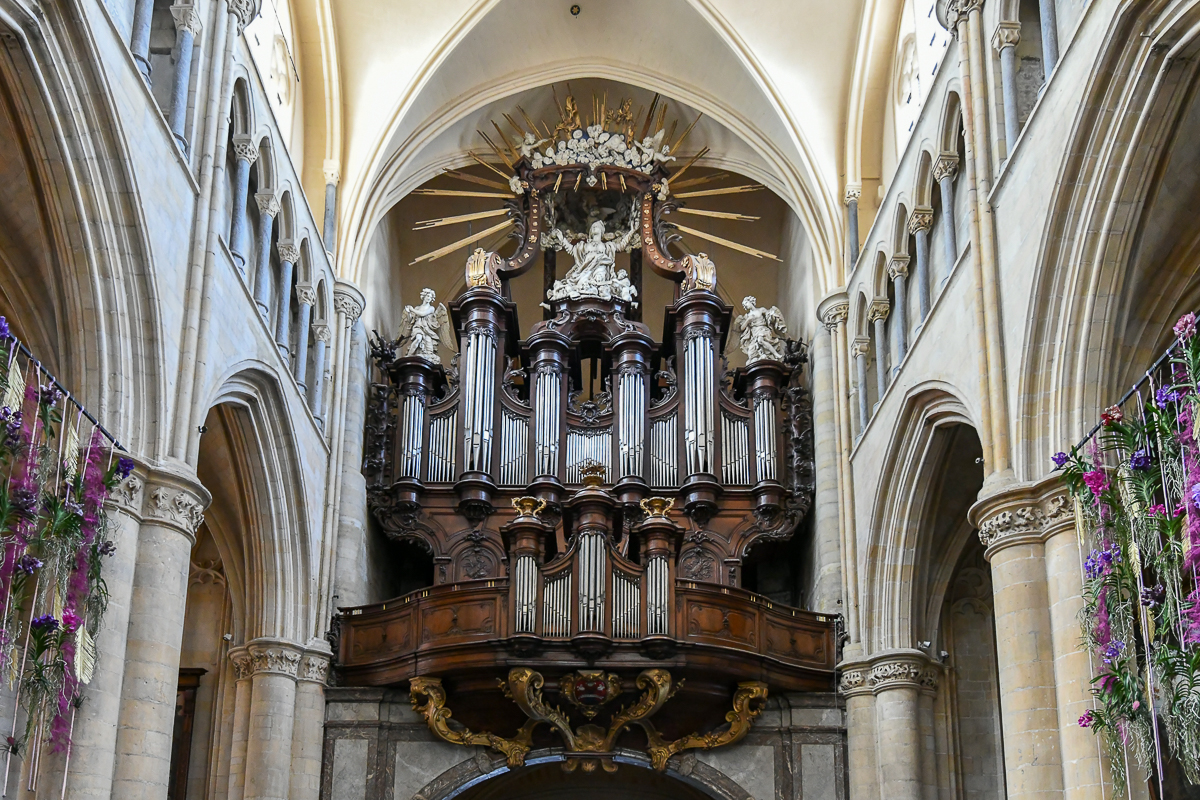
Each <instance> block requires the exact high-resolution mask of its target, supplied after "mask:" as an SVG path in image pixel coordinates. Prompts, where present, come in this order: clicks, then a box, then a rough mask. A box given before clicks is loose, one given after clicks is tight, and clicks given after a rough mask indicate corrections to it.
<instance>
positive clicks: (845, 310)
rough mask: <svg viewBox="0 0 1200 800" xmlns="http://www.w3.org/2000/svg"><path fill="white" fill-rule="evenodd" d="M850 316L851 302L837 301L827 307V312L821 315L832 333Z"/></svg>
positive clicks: (826, 327)
mask: <svg viewBox="0 0 1200 800" xmlns="http://www.w3.org/2000/svg"><path fill="white" fill-rule="evenodd" d="M848 316H850V303H848V302H841V303H835V304H833V305H831V306H829V308H827V309H825V313H824V314H823V315H822V316H821V324H822V325H824V326H825V330H827V331H829V332H831V333H832V332H833V331H834V330H835V329H836V328H837V327H838V326H839V325H841V324H842V323H843V322H845V321H846V318H847V317H848Z"/></svg>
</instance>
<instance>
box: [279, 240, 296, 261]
mask: <svg viewBox="0 0 1200 800" xmlns="http://www.w3.org/2000/svg"><path fill="white" fill-rule="evenodd" d="M276 249H277V250H278V251H279V260H280V261H286V262H288V263H289V264H295V263H296V262H298V261H299V260H300V248H299V247H297V246H296V243H295V242H280V243H279V244H278V245H276Z"/></svg>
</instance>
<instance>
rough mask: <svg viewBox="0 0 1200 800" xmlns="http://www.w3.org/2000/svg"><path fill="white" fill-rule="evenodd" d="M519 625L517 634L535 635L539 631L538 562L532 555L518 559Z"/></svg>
mask: <svg viewBox="0 0 1200 800" xmlns="http://www.w3.org/2000/svg"><path fill="white" fill-rule="evenodd" d="M515 573H516V584H517V625H516V631H515V632H516V633H535V632H536V630H537V627H536V626H537V578H538V569H537V562H536V560H535V559H534V557H533V556H531V555H523V556H521V557H520V558H518V559H517V567H516V570H515Z"/></svg>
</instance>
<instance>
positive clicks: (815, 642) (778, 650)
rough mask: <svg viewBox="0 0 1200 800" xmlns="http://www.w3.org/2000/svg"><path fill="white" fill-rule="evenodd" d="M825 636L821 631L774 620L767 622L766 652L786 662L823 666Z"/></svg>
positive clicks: (825, 654)
mask: <svg viewBox="0 0 1200 800" xmlns="http://www.w3.org/2000/svg"><path fill="white" fill-rule="evenodd" d="M826 650H827V648H826V636H825V633H824V632H823V631H812V630H805V629H803V628H797V627H795V626H792V625H787V624H786V623H781V622H777V621H775V620H771V619H768V620H767V630H766V652H767V655H769V656H774V657H775V658H782V659H785V660H788V661H803V662H808V663H816V664H819V665H821V666H824V665H825V661H826V657H827V653H826Z"/></svg>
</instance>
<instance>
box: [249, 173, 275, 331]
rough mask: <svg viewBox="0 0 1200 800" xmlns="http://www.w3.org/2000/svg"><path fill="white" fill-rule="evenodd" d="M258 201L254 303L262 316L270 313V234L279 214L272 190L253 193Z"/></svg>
mask: <svg viewBox="0 0 1200 800" xmlns="http://www.w3.org/2000/svg"><path fill="white" fill-rule="evenodd" d="M254 202H256V203H258V263H257V264H256V265H255V268H254V304H255V305H257V306H258V313H260V314H262V315H263V316H264V317H266V316H268V314H269V313H270V308H271V307H270V303H271V278H270V276H271V234H272V232H273V231H274V230H275V217H276V216H278V215H279V198H278V197H276V196H275V193H274V192H272V191H265V192H259V193H258V194H256V195H254Z"/></svg>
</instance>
